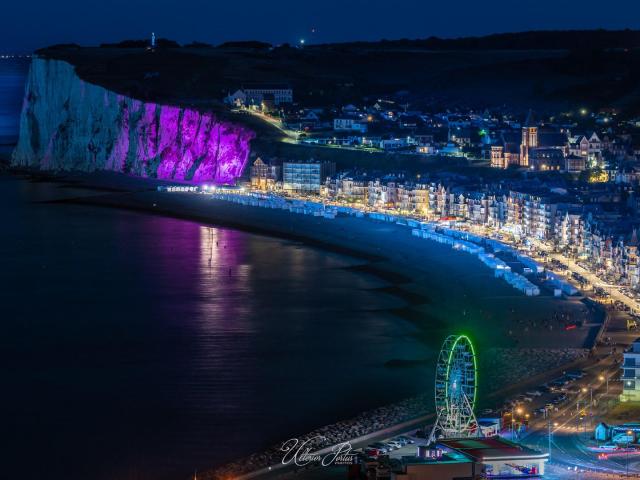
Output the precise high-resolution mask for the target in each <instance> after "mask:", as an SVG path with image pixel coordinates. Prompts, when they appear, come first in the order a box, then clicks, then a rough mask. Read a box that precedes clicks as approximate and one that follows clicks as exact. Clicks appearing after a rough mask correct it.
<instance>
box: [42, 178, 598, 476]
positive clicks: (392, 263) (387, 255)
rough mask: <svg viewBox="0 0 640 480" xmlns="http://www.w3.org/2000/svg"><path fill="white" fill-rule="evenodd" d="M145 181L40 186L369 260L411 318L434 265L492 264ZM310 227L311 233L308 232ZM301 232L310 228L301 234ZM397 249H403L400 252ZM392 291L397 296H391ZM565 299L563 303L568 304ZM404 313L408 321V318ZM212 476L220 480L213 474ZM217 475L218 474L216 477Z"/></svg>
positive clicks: (390, 235)
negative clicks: (427, 254) (423, 256)
mask: <svg viewBox="0 0 640 480" xmlns="http://www.w3.org/2000/svg"><path fill="white" fill-rule="evenodd" d="M89 179H91V176H89ZM94 179H95V177H94ZM85 180H86V179H85ZM138 180H139V181H136V182H133V183H134V184H135V187H131V186H127V187H122V186H118V185H115V186H114V185H112V186H111V187H109V186H104V185H100V183H101V181H102V180H100V181H98V182H97V185H96V184H91V182H88V183H89V184H88V186H87V185H85V183H86V182H85V181H83V180H82V179H77V178H76V179H73V178H72V179H68V178H66V177H62V178H60V177H57V176H53V177H50V176H47V175H42V176H38V179H37V180H35V181H51V182H55V183H57V184H59V185H60V187H61V188H79V189H85V190H89V191H90V193H88V194H87V195H86V196H78V197H72V198H66V199H59V200H52V201H50V202H49V203H60V204H78V205H89V206H96V207H106V208H116V209H126V210H130V211H136V212H140V213H144V214H153V215H159V216H169V217H172V218H179V219H184V220H189V221H195V222H198V223H203V224H207V225H215V226H220V227H229V228H234V229H238V230H242V231H246V232H249V233H253V234H259V235H268V236H272V237H274V236H275V237H277V238H281V239H285V240H290V241H294V242H301V243H304V244H305V245H309V246H311V247H318V248H322V249H325V250H328V251H332V252H335V253H339V254H344V255H348V256H351V257H353V258H356V259H361V260H363V261H364V262H365V263H363V264H362V265H355V266H353V267H349V268H350V269H353V270H356V271H359V272H361V273H363V274H368V275H374V276H376V277H378V278H380V279H382V280H385V281H387V282H389V283H390V285H389V286H387V287H382V288H381V290H382V291H386V292H388V293H391V294H392V295H394V296H398V297H399V298H401V299H402V300H403V301H404V302H406V303H407V306H406V307H405V308H403V309H402V310H403V311H405V314H406V316H407V317H415V319H416V321H417V320H418V319H420V318H421V316H422V313H421V312H420V311H418V310H416V308H420V307H421V306H423V305H425V304H426V305H428V304H429V303H430V296H431V295H430V293H431V292H427V293H425V292H424V291H421V290H420V284H421V281H422V280H423V279H424V278H425V275H430V274H431V273H432V272H433V268H434V267H440V268H445V267H446V265H447V263H448V261H449V260H451V259H452V258H458V261H460V259H462V260H461V261H462V263H463V264H465V263H466V262H469V263H470V264H471V263H473V264H474V265H470V267H469V269H470V270H477V271H482V269H485V267H484V266H482V265H481V264H480V262H477V261H476V260H475V259H473V258H472V257H470V256H468V255H467V254H464V253H461V252H454V251H452V250H451V249H450V248H445V247H444V246H440V247H436V248H434V250H435V251H436V252H437V253H439V254H441V255H438V256H440V257H442V258H439V259H438V261H435V260H434V259H431V260H432V261H430V262H429V263H428V265H427V266H426V267H424V266H421V265H420V261H419V260H420V256H419V255H418V254H416V252H414V251H412V248H413V247H411V248H409V249H408V250H406V253H405V250H403V248H402V246H401V242H404V243H405V244H406V245H412V244H415V245H425V244H426V243H429V244H430V243H434V242H424V240H416V239H415V238H411V231H410V229H407V228H406V227H398V226H395V225H385V224H381V223H376V222H374V221H371V220H367V219H348V220H359V221H360V222H366V223H365V224H360V225H359V226H358V224H357V223H356V224H354V223H353V222H347V223H346V224H345V223H344V222H336V221H335V220H326V219H318V218H313V217H306V216H301V215H296V214H293V213H290V212H273V211H271V210H266V211H265V209H260V208H256V207H251V206H237V207H234V208H224V204H225V202H222V201H213V200H211V199H209V198H206V196H203V195H195V194H167V193H163V192H157V191H156V190H155V188H156V184H154V182H153V181H151V182H150V181H147V180H146V179H138ZM108 181H109V180H108V179H107V182H108ZM239 212H242V213H245V214H248V213H251V215H242V216H238V213H239ZM273 213H278V215H275V216H274V215H271V214H273ZM263 214H264V215H263ZM267 214H269V215H267ZM305 217H306V218H305ZM332 222H333V223H332ZM319 223H320V224H324V227H325V228H322V225H321V226H320V227H318V224H319ZM301 224H302V225H301ZM363 225H364V227H363ZM336 226H338V227H339V228H340V230H339V235H335V237H332V236H331V235H327V232H330V233H331V232H333V233H336V232H334V231H333V230H334V227H336ZM307 227H309V229H307ZM351 227H353V231H350V228H351ZM327 228H328V230H327ZM362 228H365V229H371V230H372V231H373V230H375V231H376V235H377V236H379V237H380V238H378V239H377V241H373V240H372V239H371V238H369V239H367V238H365V237H367V236H371V237H373V232H365V235H364V236H363V235H361V232H360V230H361V229H362ZM400 228H403V230H402V231H403V232H405V234H406V237H405V236H403V237H402V238H400V236H399V235H398V232H399V231H400ZM305 229H307V230H306V231H305ZM300 230H303V231H302V232H301V231H300ZM368 233H371V235H367V234H368ZM336 237H337V238H336ZM348 242H352V243H357V244H358V246H359V247H360V248H352V247H351V248H350V247H349V246H347V245H344V243H348ZM385 242H386V243H385ZM393 242H397V243H398V245H394V243H393ZM415 242H420V243H415ZM385 247H386V248H385ZM393 247H398V248H395V249H394V248H393ZM388 249H391V250H393V251H392V252H390V251H388ZM432 254H433V252H431V255H432ZM475 264H478V265H475ZM425 270H426V271H425ZM447 275H448V276H449V277H451V275H453V278H454V279H455V277H456V275H457V274H456V273H454V274H451V273H450V272H449V273H447ZM447 275H443V279H442V283H443V286H444V287H445V288H446V285H445V284H446V282H447V281H449V279H447V278H446V277H447ZM485 276H486V277H493V275H492V274H491V272H490V271H489V269H486V275H485ZM462 280H463V279H462V278H460V281H462ZM465 281H466V280H465ZM495 282H500V280H495ZM471 286H473V282H471ZM389 290H392V291H391V292H389ZM500 290H501V291H502V293H509V292H510V294H509V295H507V297H508V298H509V299H512V298H518V299H520V300H521V301H522V300H524V299H525V298H526V297H525V296H524V295H522V294H520V293H514V292H513V291H512V290H511V287H509V286H507V285H503V286H502V287H501V288H500ZM432 295H433V294H432ZM465 296H466V295H465ZM544 299H548V298H547V297H544V298H543V299H542V300H538V299H533V298H529V299H528V301H533V302H536V301H544ZM562 301H563V302H564V300H562ZM399 316H400V317H403V315H399ZM410 321H411V320H410ZM430 326H432V327H434V328H433V329H430V330H432V332H433V333H432V335H434V336H440V332H441V331H444V330H446V331H451V329H454V328H456V327H455V326H454V325H448V324H445V325H440V324H437V323H436V324H434V325H431V324H430ZM598 330H601V328H598ZM524 337H526V335H524ZM542 337H549V335H548V334H545V335H542ZM593 339H595V335H594V336H593ZM575 341H578V340H575ZM586 342H589V339H588V338H584V340H583V341H582V343H581V347H582V348H583V349H584V348H585V347H587V346H588V345H587V344H586ZM511 348H515V349H520V348H521V347H518V346H517V344H516V346H515V347H514V346H513V345H512V346H511ZM554 350H557V347H556V348H553V347H549V348H548V351H549V352H550V351H554ZM583 359H584V360H586V358H584V357H578V358H577V359H574V361H573V362H569V363H568V364H567V363H563V364H562V365H561V366H559V367H558V368H560V369H561V368H567V366H568V365H570V364H573V363H576V362H578V363H581V360H583ZM529 368H530V366H529ZM553 371H555V370H549V369H545V370H544V371H537V372H533V375H531V374H530V375H526V372H525V375H524V376H523V377H522V378H527V380H526V381H525V382H524V383H525V384H529V383H530V382H531V381H532V379H536V380H535V381H540V380H542V379H543V378H544V377H545V376H549V375H551V373H550V372H553ZM518 388H524V386H520V387H518V386H517V385H511V386H510V387H509V388H508V390H517V389H518ZM506 394H507V392H505V388H504V387H502V388H499V389H497V390H496V391H493V392H491V394H489V395H487V398H491V397H494V398H495V397H499V396H500V395H506ZM430 396H431V394H430V393H425V394H422V395H419V397H412V398H409V399H405V400H404V401H399V402H395V403H394V404H392V405H387V406H383V407H380V408H379V409H375V410H373V411H367V412H363V413H362V414H361V415H359V416H358V417H355V418H354V419H351V420H356V421H358V419H361V417H362V416H364V417H366V418H370V417H371V416H372V415H374V416H375V415H376V412H377V411H382V410H384V409H390V410H389V411H390V412H391V413H390V415H389V416H388V419H389V420H391V421H392V422H394V423H396V424H397V423H399V422H400V423H402V422H404V421H407V418H405V417H403V416H402V412H397V411H396V412H395V413H394V411H393V409H394V408H398V407H399V406H400V405H401V404H402V403H403V402H412V401H414V402H415V401H416V400H417V399H418V398H419V401H418V402H417V403H419V404H420V405H421V406H422V409H423V410H422V411H420V412H418V413H422V414H427V413H428V412H427V411H426V410H427V409H428V407H427V404H428V402H425V401H423V400H424V399H425V398H428V397H430ZM400 408H402V407H400ZM405 414H408V412H405ZM411 415H412V416H413V417H414V418H415V415H413V413H412V414H411ZM409 420H410V419H409ZM348 422H349V420H346V421H339V422H337V423H335V424H333V425H332V426H326V427H321V428H320V429H319V430H322V429H327V428H328V429H330V428H338V429H342V431H343V432H344V431H349V430H348V429H346V428H344V427H345V425H347V424H348ZM360 423H361V424H368V423H369V421H368V420H366V421H365V420H362V419H361V420H360ZM385 426H386V425H385ZM359 436H361V435H359ZM262 455H264V452H262V453H261V454H257V456H258V457H259V458H260V457H261V456H262ZM261 458H262V460H264V459H265V458H264V457H261ZM252 463H253V462H252ZM258 463H259V462H258ZM240 465H246V459H244V460H242V463H241V464H240ZM254 467H259V465H256V464H254ZM221 468H222V467H221ZM255 469H256V468H251V470H255ZM218 470H219V469H218ZM209 472H211V471H209ZM233 472H234V473H238V471H237V470H233ZM211 473H212V475H213V472H211ZM226 473H230V471H226ZM207 478H209V477H207ZM210 478H215V477H214V476H211V477H210Z"/></svg>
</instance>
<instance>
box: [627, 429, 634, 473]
mask: <svg viewBox="0 0 640 480" xmlns="http://www.w3.org/2000/svg"><path fill="white" fill-rule="evenodd" d="M631 435H633V431H631V430H627V451H626V457H627V477H628V476H629V446H630V444H631Z"/></svg>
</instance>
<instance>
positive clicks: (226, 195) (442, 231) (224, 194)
mask: <svg viewBox="0 0 640 480" xmlns="http://www.w3.org/2000/svg"><path fill="white" fill-rule="evenodd" d="M163 190H165V191H174V192H192V191H193V190H186V189H184V190H183V189H182V188H180V189H173V188H172V189H171V190H170V189H169V188H167V187H164V188H163ZM205 193H207V194H209V195H210V196H211V197H212V198H214V199H217V200H223V201H227V202H233V203H237V204H240V205H247V206H252V207H260V208H272V209H280V210H287V211H290V212H292V213H297V214H302V215H311V216H314V217H322V218H326V219H334V218H336V216H337V215H339V214H340V215H345V216H352V217H357V218H363V217H365V216H366V217H368V218H370V219H371V220H375V221H380V222H388V223H394V224H396V225H401V226H406V227H408V228H411V234H412V235H413V236H415V237H419V238H423V239H426V240H430V241H433V242H437V243H441V244H445V245H450V246H451V248H453V249H454V250H458V251H461V252H465V253H468V254H471V255H475V256H476V257H477V258H478V260H480V261H481V262H482V263H484V264H485V265H486V266H487V267H489V268H491V269H492V270H493V271H494V275H495V277H496V278H501V279H503V280H504V281H506V282H507V283H508V284H509V285H511V286H512V287H513V288H515V289H516V290H519V291H521V292H522V293H524V294H525V295H527V296H536V295H540V288H539V287H538V286H537V285H535V284H534V283H532V282H531V281H530V280H529V279H528V278H526V277H525V275H528V274H536V275H539V274H544V275H545V279H546V281H547V283H548V285H549V286H550V287H551V288H552V289H553V291H554V295H556V296H561V295H562V294H564V295H575V294H576V293H578V290H577V289H576V288H575V287H574V286H573V285H571V284H570V283H569V282H567V281H566V280H564V279H562V278H561V277H558V276H557V275H555V274H554V273H552V272H549V271H545V269H544V267H543V266H542V265H540V264H538V263H537V262H536V261H535V260H533V259H532V258H530V257H528V256H526V255H524V254H522V253H521V252H519V251H517V250H516V249H514V248H512V247H510V246H509V245H506V244H504V243H502V242H500V241H498V240H494V239H491V238H486V237H482V236H480V235H475V234H472V233H469V232H465V231H462V230H457V229H454V228H450V227H444V226H441V225H439V224H436V223H432V222H422V221H419V220H416V219H413V218H407V217H403V216H401V215H392V214H387V213H382V212H364V211H363V210H361V209H359V208H355V207H348V206H333V205H325V204H324V203H322V202H314V201H311V200H299V199H290V198H284V197H281V196H278V195H272V194H262V193H250V194H246V193H238V192H234V191H229V190H222V191H214V190H209V191H206V192H205ZM499 252H504V253H506V254H508V255H509V256H511V257H512V258H514V259H516V260H517V261H518V262H520V263H521V264H522V265H523V274H524V275H523V274H520V273H517V272H514V271H512V269H511V267H510V266H509V265H508V264H507V263H506V262H505V261H504V260H502V259H500V258H498V257H496V253H499Z"/></svg>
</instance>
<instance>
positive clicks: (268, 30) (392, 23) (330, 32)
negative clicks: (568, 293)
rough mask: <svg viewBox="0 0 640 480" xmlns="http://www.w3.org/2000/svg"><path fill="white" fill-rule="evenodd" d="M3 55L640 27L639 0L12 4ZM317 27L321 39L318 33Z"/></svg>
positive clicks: (74, 0)
mask: <svg viewBox="0 0 640 480" xmlns="http://www.w3.org/2000/svg"><path fill="white" fill-rule="evenodd" d="M0 19H2V21H0V53H6V52H20V51H31V50H33V49H35V48H38V47H42V46H46V45H51V44H54V43H66V42H76V43H80V44H83V45H91V44H98V43H100V42H112V41H118V40H122V39H125V38H142V37H146V36H147V34H148V33H149V32H151V31H152V30H153V31H155V32H156V33H157V35H158V36H160V37H165V38H172V39H175V40H178V41H179V42H190V41H192V40H198V41H203V42H209V43H220V42H223V41H226V40H247V39H256V40H264V41H269V42H273V43H282V42H290V43H293V42H296V41H298V40H299V39H300V38H303V37H304V38H305V39H306V40H307V42H313V43H322V42H333V41H345V40H377V39H381V38H389V39H393V38H425V37H428V36H431V35H435V36H440V37H456V36H468V35H482V34H487V33H495V32H514V31H523V30H534V29H580V28H608V29H619V28H633V29H637V28H640V5H639V4H638V2H636V1H635V0H609V1H608V2H606V3H603V2H595V1H579V0H533V1H517V0H516V1H514V0H495V1H492V0H487V1H478V0H456V1H441V2H434V1H431V0H325V1H322V0H315V1H304V0H272V1H268V0H243V1H240V2H237V1H230V0H222V1H221V0H179V1H176V0H155V1H152V0H102V1H92V0H59V1H51V0H29V1H25V0H22V1H18V0H7V1H6V2H3V5H2V7H0ZM313 29H315V33H312V30H313Z"/></svg>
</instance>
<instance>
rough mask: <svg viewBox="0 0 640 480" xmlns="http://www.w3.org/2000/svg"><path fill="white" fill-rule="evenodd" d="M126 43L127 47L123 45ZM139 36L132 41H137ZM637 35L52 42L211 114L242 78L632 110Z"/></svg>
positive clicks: (637, 86) (354, 94)
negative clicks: (292, 42) (299, 44)
mask: <svg viewBox="0 0 640 480" xmlns="http://www.w3.org/2000/svg"><path fill="white" fill-rule="evenodd" d="M131 43H132V44H134V45H136V43H135V42H131ZM140 43H141V42H137V44H138V45H139V44H140ZM639 48H640V32H637V31H617V32H613V31H602V30H597V31H572V32H525V33H518V34H501V35H491V36H487V37H479V38H462V39H452V40H442V39H433V38H431V39H426V40H397V41H380V42H354V43H344V44H326V45H309V46H305V47H304V48H294V47H290V46H288V45H284V46H280V47H275V48H274V47H269V45H268V44H260V43H259V42H255V43H254V44H251V43H246V44H242V43H236V44H224V45H222V46H219V47H212V46H207V45H192V46H186V47H179V46H173V47H171V46H168V47H163V48H159V49H157V50H156V51H153V52H151V51H147V50H146V49H144V48H139V47H138V48H118V47H117V46H115V45H111V46H108V47H107V46H105V47H102V48H100V47H94V48H86V47H78V46H74V45H67V46H56V47H49V48H46V49H42V50H40V51H38V52H37V53H38V54H39V55H40V56H44V57H47V58H57V59H63V60H66V61H68V62H70V63H72V64H73V65H75V66H76V70H77V72H78V74H79V75H80V76H81V77H82V78H84V79H85V80H88V81H90V82H93V83H97V84H100V85H104V86H105V87H107V88H110V89H113V90H115V91H119V92H120V93H124V94H127V95H130V96H133V97H135V98H140V99H144V100H155V101H162V102H170V103H180V104H188V105H194V106H202V107H204V108H208V109H214V110H220V109H223V107H222V105H221V100H222V98H223V97H224V96H225V95H226V94H227V93H228V92H230V91H234V90H235V89H237V88H240V87H242V86H243V85H247V84H250V83H262V82H263V83H276V82H277V83H283V82H285V83H288V84H290V85H291V86H292V87H293V89H294V97H295V100H296V101H297V102H299V103H300V104H301V105H302V106H330V105H341V104H344V103H348V102H358V101H361V100H362V99H363V98H367V99H370V100H371V99H373V100H375V99H376V98H378V97H380V96H394V95H395V96H396V98H397V97H398V95H400V96H403V98H405V99H406V102H407V103H410V104H411V108H412V109H413V108H416V109H417V108H429V107H432V108H451V107H455V106H460V107H463V108H465V107H466V108H487V107H488V108H499V107H502V106H507V107H508V108H511V109H513V110H516V111H520V110H526V109H528V108H536V109H537V110H540V111H543V110H547V111H558V110H563V109H570V108H572V107H575V106H587V107H590V108H601V107H616V108H618V109H620V110H623V111H625V110H626V111H629V112H632V113H634V114H635V113H636V112H637V111H639V110H640V49H639Z"/></svg>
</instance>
